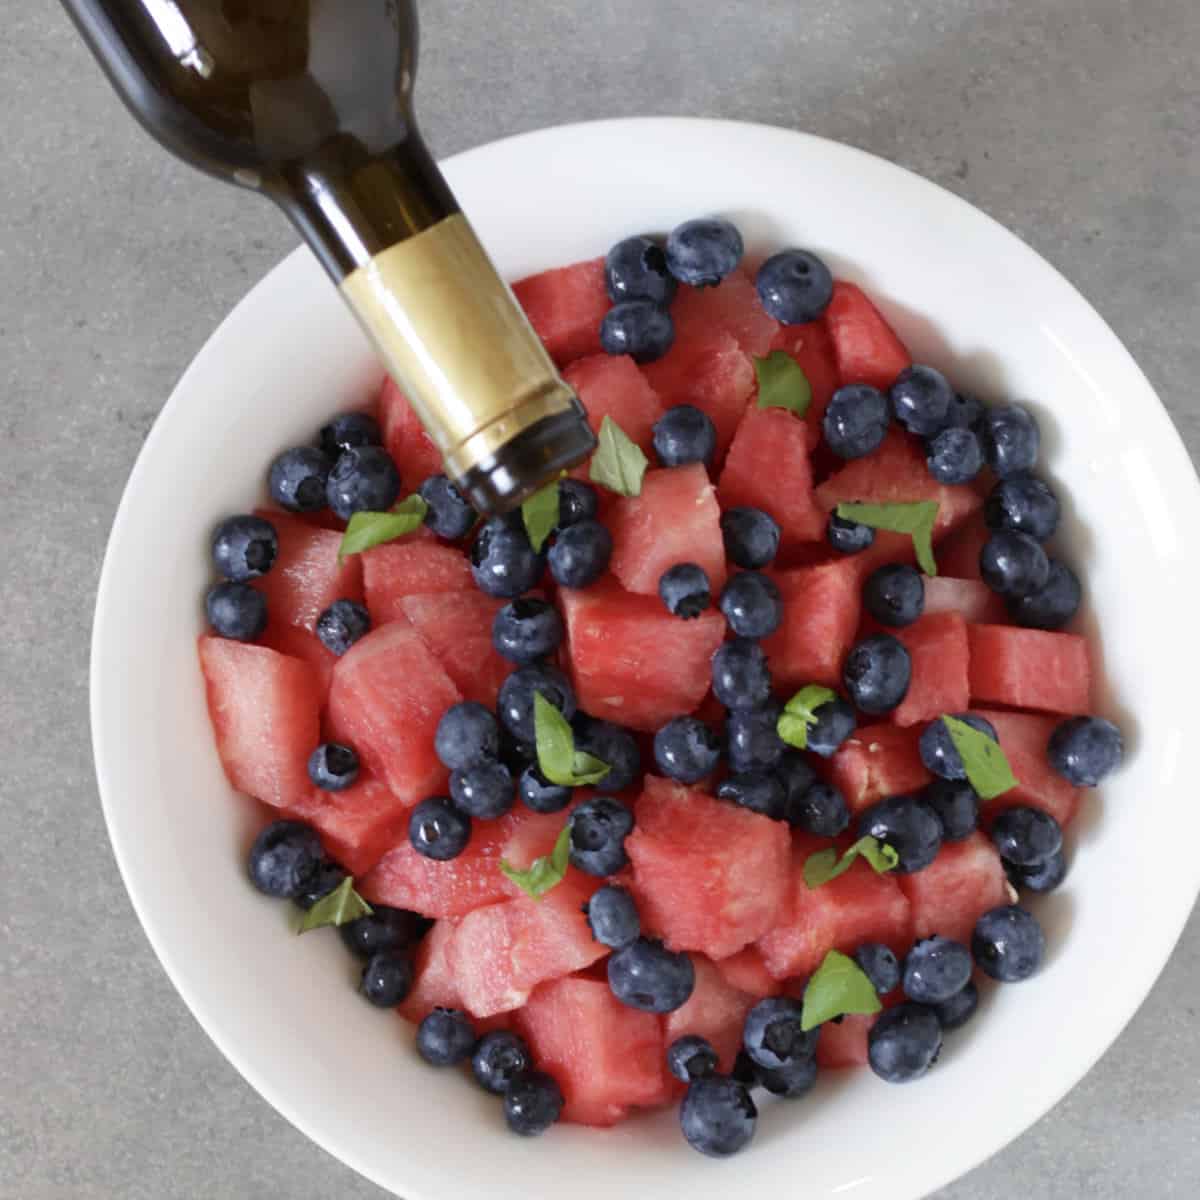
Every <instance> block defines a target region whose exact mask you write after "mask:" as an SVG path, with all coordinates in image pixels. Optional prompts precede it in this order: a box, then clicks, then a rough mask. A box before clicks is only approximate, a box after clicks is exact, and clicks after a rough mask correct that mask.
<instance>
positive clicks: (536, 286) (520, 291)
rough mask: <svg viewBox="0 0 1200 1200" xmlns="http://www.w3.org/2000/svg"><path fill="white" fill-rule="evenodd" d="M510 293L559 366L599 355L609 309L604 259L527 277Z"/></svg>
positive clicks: (517, 283)
mask: <svg viewBox="0 0 1200 1200" xmlns="http://www.w3.org/2000/svg"><path fill="white" fill-rule="evenodd" d="M513 293H514V295H515V296H516V297H517V300H518V302H519V303H520V305H521V307H522V308H523V309H524V310H525V315H526V316H527V317H528V318H529V321H530V324H532V325H533V327H534V329H535V330H536V331H537V335H538V337H540V338H541V339H542V343H543V344H544V345H545V347H546V349H547V350H548V351H549V352H550V357H551V358H553V359H554V361H555V362H556V363H557V364H558V365H559V366H560V367H564V366H566V365H567V364H568V363H570V362H574V361H575V359H577V358H583V357H584V356H585V355H588V354H599V353H600V322H601V321H603V320H604V317H605V314H606V313H607V312H608V310H609V308H610V307H611V305H610V303H609V299H608V292H607V291H606V290H605V286H604V259H603V258H591V259H588V260H587V261H586V262H577V263H572V264H571V265H570V266H567V267H557V268H555V269H554V270H552V271H543V272H542V273H541V274H540V275H530V276H528V277H527V278H525V279H521V280H518V281H517V282H516V283H514V284H513Z"/></svg>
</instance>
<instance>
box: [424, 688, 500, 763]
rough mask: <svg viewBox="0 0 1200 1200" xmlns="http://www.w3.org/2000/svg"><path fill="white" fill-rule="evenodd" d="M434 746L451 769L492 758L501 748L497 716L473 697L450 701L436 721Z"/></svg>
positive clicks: (443, 761) (440, 757) (439, 756)
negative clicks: (455, 702)
mask: <svg viewBox="0 0 1200 1200" xmlns="http://www.w3.org/2000/svg"><path fill="white" fill-rule="evenodd" d="M433 748H434V750H435V751H436V752H437V756H438V758H439V759H440V760H441V762H442V764H443V765H444V766H446V767H449V768H450V770H451V771H456V770H458V769H459V768H460V767H470V766H473V765H474V764H475V763H477V762H482V761H484V760H485V759H489V758H495V757H496V755H497V754H498V753H499V750H500V729H499V726H498V725H497V724H496V718H495V717H493V716H492V714H491V713H490V712H489V711H488V710H487V709H486V708H484V706H483V705H482V704H478V703H476V702H475V701H474V700H463V701H461V702H460V703H458V704H452V705H451V706H450V707H449V708H448V709H446V711H445V712H444V713H442V719H441V720H440V721H438V726H437V732H436V733H435V734H434V735H433Z"/></svg>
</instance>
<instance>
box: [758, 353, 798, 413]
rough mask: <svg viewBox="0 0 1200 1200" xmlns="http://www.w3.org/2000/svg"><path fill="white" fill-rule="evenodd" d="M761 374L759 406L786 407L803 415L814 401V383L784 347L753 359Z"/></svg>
mask: <svg viewBox="0 0 1200 1200" xmlns="http://www.w3.org/2000/svg"><path fill="white" fill-rule="evenodd" d="M754 374H755V375H757V376H758V407H759V408H786V409H788V410H789V411H790V412H794V413H795V414H796V416H798V417H802V416H804V414H805V413H806V412H808V406H809V405H810V404H811V403H812V386H811V385H810V384H809V382H808V376H807V375H805V373H804V372H803V370H801V368H800V364H799V363H797V362H796V360H795V359H794V358H793V357H792V356H791V355H790V354H785V353H784V352H783V351H782V350H772V351H771V353H770V354H768V355H767V357H766V358H759V357H758V356H757V355H756V356H755V359H754Z"/></svg>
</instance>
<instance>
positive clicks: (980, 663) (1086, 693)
mask: <svg viewBox="0 0 1200 1200" xmlns="http://www.w3.org/2000/svg"><path fill="white" fill-rule="evenodd" d="M968 634H969V637H970V642H971V699H972V700H976V701H983V702H984V703H991V704H1008V705H1011V706H1012V707H1013V708H1035V709H1039V710H1041V711H1044V712H1052V713H1064V714H1066V715H1069V716H1079V715H1082V714H1086V713H1087V712H1088V711H1089V708H1090V704H1091V694H1092V666H1091V659H1090V656H1089V654H1088V644H1087V641H1086V640H1085V639H1084V638H1081V637H1079V636H1078V635H1076V634H1073V633H1047V632H1045V631H1044V630H1041V629H1016V628H1013V627H1012V626H1008V625H972V626H971V627H970V629H969V631H968Z"/></svg>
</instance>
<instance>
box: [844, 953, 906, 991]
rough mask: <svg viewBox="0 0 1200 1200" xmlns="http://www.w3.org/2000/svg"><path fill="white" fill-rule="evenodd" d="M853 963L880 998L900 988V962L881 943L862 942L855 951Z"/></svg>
mask: <svg viewBox="0 0 1200 1200" xmlns="http://www.w3.org/2000/svg"><path fill="white" fill-rule="evenodd" d="M854 961H855V962H856V963H858V965H859V966H860V967H861V968H862V970H863V974H864V975H866V977H867V978H868V979H869V980H870V981H871V986H872V987H873V988H874V989H875V990H876V991H877V992H878V993H879V994H880V995H881V996H886V995H887V994H888V993H889V992H894V991H895V990H896V989H897V988H898V987H899V986H900V960H899V959H898V958H897V957H896V955H895V953H894V952H893V950H892V949H891V948H890V947H889V946H885V945H884V944H883V943H882V942H864V943H863V944H862V945H861V946H859V948H858V949H857V950H855V952H854Z"/></svg>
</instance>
